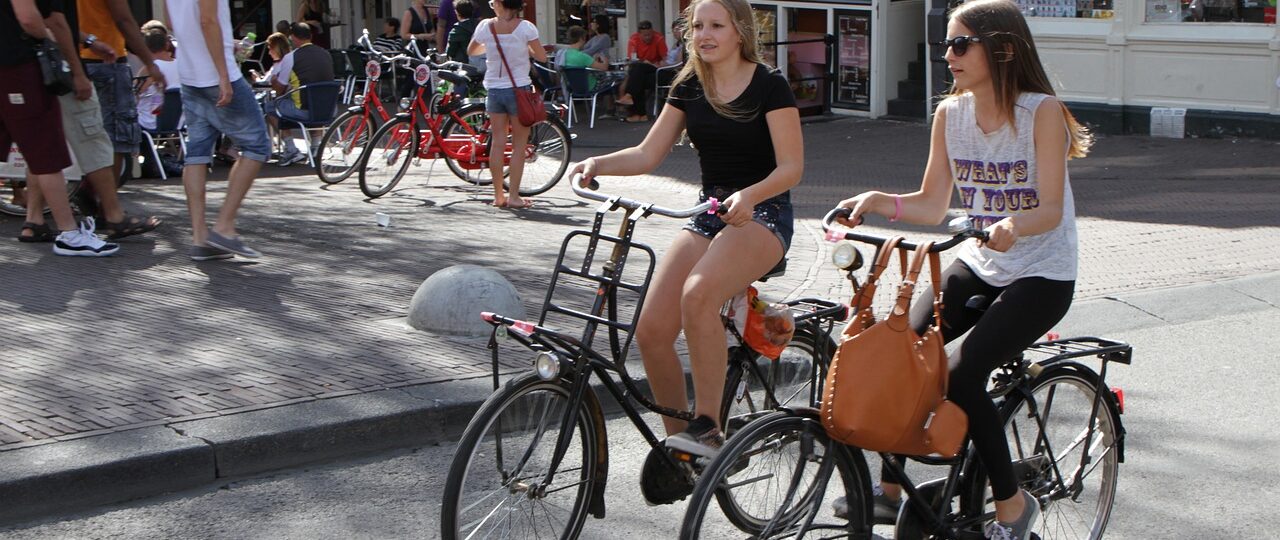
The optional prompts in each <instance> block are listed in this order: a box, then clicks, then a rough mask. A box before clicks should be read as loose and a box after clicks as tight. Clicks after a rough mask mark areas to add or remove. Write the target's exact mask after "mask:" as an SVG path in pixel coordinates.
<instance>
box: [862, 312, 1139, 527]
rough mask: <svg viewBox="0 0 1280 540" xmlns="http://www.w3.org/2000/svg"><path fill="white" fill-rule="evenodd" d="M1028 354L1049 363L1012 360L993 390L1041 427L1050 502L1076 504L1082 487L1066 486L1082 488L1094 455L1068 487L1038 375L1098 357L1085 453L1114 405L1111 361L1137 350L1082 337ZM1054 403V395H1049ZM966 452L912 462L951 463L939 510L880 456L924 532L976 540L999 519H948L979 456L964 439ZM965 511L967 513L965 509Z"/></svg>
mask: <svg viewBox="0 0 1280 540" xmlns="http://www.w3.org/2000/svg"><path fill="white" fill-rule="evenodd" d="M1026 351H1027V352H1032V353H1037V354H1041V355H1045V356H1047V358H1044V359H1042V360H1040V361H1037V362H1030V361H1028V360H1027V359H1026V358H1025V353H1024V355H1023V356H1020V357H1018V358H1017V359H1015V360H1014V361H1012V362H1010V363H1008V364H1006V365H1005V366H1002V369H1003V370H1004V371H1005V372H1004V373H1001V374H1000V375H997V376H996V382H997V384H996V387H995V388H994V389H993V390H992V394H993V397H995V396H997V395H1006V396H1007V395H1008V393H1016V394H1017V395H1018V396H1019V397H1021V398H1022V399H1024V400H1025V403H1026V404H1027V407H1028V410H1029V412H1030V414H1031V416H1032V417H1033V418H1035V420H1036V424H1037V427H1038V428H1039V429H1038V433H1039V434H1040V436H1039V437H1037V440H1036V443H1035V444H1036V446H1035V448H1034V451H1033V452H1032V455H1040V454H1044V455H1048V456H1050V458H1049V463H1050V465H1051V466H1052V468H1053V477H1054V487H1053V490H1052V491H1051V492H1050V493H1049V494H1048V495H1049V497H1050V498H1051V499H1055V500H1056V499H1060V498H1063V497H1068V496H1069V497H1072V498H1073V499H1076V498H1078V497H1079V495H1080V490H1079V489H1078V488H1077V489H1075V490H1074V493H1071V492H1066V491H1064V488H1065V487H1066V486H1068V485H1070V486H1079V485H1080V480H1081V478H1082V477H1083V474H1084V471H1085V469H1086V467H1087V466H1088V465H1089V464H1090V453H1089V452H1088V451H1085V452H1082V453H1081V457H1080V461H1081V463H1080V464H1079V466H1077V467H1076V468H1075V470H1074V472H1073V473H1072V474H1071V483H1070V484H1068V483H1067V482H1066V481H1065V480H1064V475H1063V474H1062V471H1061V469H1060V467H1059V463H1058V461H1057V459H1056V458H1054V457H1053V456H1056V455H1057V454H1055V453H1054V449H1053V448H1052V447H1051V445H1050V443H1049V440H1048V437H1047V436H1046V435H1045V433H1044V418H1045V417H1047V416H1048V409H1047V408H1046V409H1045V410H1044V412H1043V414H1042V412H1041V410H1040V409H1039V404H1038V403H1037V401H1036V399H1035V396H1034V394H1033V390H1034V389H1033V388H1032V387H1031V383H1032V382H1034V380H1035V376H1036V375H1038V374H1039V373H1040V372H1041V371H1043V370H1044V369H1046V368H1049V367H1051V366H1054V365H1057V364H1061V363H1063V362H1065V361H1067V360H1070V359H1074V358H1082V357H1088V356H1096V357H1097V358H1098V359H1100V360H1101V369H1100V370H1099V372H1098V381H1099V384H1098V388H1097V391H1095V392H1094V397H1093V402H1092V404H1091V409H1090V416H1089V426H1088V428H1087V429H1086V430H1085V434H1084V441H1083V445H1084V447H1085V448H1086V449H1087V448H1089V447H1090V445H1091V444H1092V440H1093V438H1094V436H1095V434H1094V431H1095V429H1096V427H1097V424H1096V420H1097V417H1098V408H1099V407H1111V406H1112V405H1111V404H1109V403H1107V402H1105V401H1104V400H1105V398H1104V397H1103V395H1104V391H1106V392H1110V390H1109V387H1108V386H1107V385H1106V373H1107V366H1108V364H1109V363H1110V362H1119V363H1122V364H1126V365H1128V364H1130V363H1131V361H1132V355H1133V348H1132V347H1131V346H1129V345H1128V344H1125V343H1121V342H1116V341H1110V340H1106V339H1100V338H1094V337H1080V338H1071V339H1061V340H1051V341H1044V342H1040V343H1035V344H1032V345H1031V346H1030V347H1027V349H1026ZM1006 399H1008V398H1007V397H1006ZM1050 399H1052V394H1051V395H1050ZM1114 418H1115V423H1116V452H1117V457H1118V461H1119V462H1120V463H1123V462H1124V434H1125V432H1124V426H1123V424H1122V423H1121V420H1120V415H1118V414H1117V415H1114ZM963 448H964V452H962V453H961V456H960V457H958V458H952V459H942V458H928V457H924V458H913V459H915V460H917V461H921V462H924V463H928V464H932V465H938V464H946V463H951V468H950V470H949V471H948V473H947V476H946V480H945V482H944V484H943V488H942V490H943V491H942V496H941V497H939V498H938V499H937V500H938V501H942V504H939V505H938V507H936V508H935V507H931V506H930V505H929V503H928V502H927V501H926V497H924V496H923V495H921V494H920V488H919V487H917V486H916V485H915V483H914V482H912V481H911V478H910V477H908V476H907V474H906V471H905V468H904V466H903V465H902V463H900V462H899V460H898V459H897V457H896V456H894V455H893V454H888V453H884V452H879V455H880V458H881V459H882V460H884V462H885V463H886V464H887V465H888V467H889V469H890V470H891V471H892V472H893V474H894V475H895V476H896V477H897V479H898V480H899V484H900V485H901V486H902V488H903V490H905V491H906V494H907V500H906V502H905V504H907V505H908V506H909V507H910V508H911V510H910V511H911V512H913V513H914V515H915V517H917V518H920V519H923V520H924V530H925V531H928V532H930V533H931V534H942V535H944V537H946V538H959V539H964V540H968V539H970V538H972V539H975V540H976V539H981V538H983V536H982V533H981V532H979V531H971V530H969V528H970V527H971V526H973V525H975V524H981V523H984V522H986V521H989V520H991V519H993V518H994V517H995V514H994V512H985V513H982V514H979V515H964V514H963V513H962V512H951V514H953V515H954V517H952V516H949V515H948V505H947V504H946V503H949V502H950V501H951V500H952V499H953V498H955V496H956V495H958V494H959V490H960V489H961V487H962V486H963V485H964V481H965V478H966V477H968V476H969V475H971V474H972V471H973V467H974V466H975V464H976V463H977V462H978V461H977V451H976V449H975V448H974V446H973V444H972V441H971V440H969V439H968V438H966V439H965V442H964V446H963ZM1018 465H1019V464H1015V475H1014V476H1015V477H1022V476H1023V475H1021V474H1018V472H1017V466H1018ZM928 484H929V482H926V483H925V484H922V485H921V487H923V486H925V485H928ZM961 510H962V511H963V510H964V509H961Z"/></svg>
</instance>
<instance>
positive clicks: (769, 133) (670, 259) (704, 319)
mask: <svg viewBox="0 0 1280 540" xmlns="http://www.w3.org/2000/svg"><path fill="white" fill-rule="evenodd" d="M685 20H688V21H690V22H691V25H692V26H691V28H692V32H691V33H690V38H691V39H692V40H693V42H694V43H695V44H697V46H696V47H693V48H692V49H691V50H692V54H690V57H689V61H688V62H686V63H685V66H684V67H683V68H681V70H680V72H679V73H678V74H677V75H676V78H675V80H674V81H673V82H672V85H673V86H672V89H671V96H670V98H668V100H667V102H666V105H665V106H664V107H663V108H662V112H661V113H660V114H659V115H658V119H657V121H656V122H655V123H654V124H653V127H652V128H650V129H649V134H648V135H647V136H645V139H644V141H643V142H641V143H640V145H639V146H635V147H632V148H626V149H623V150H620V151H618V152H614V153H612V154H608V155H604V156H600V157H593V158H588V159H586V160H585V161H583V162H582V163H579V164H577V165H576V166H575V167H574V169H573V172H572V173H571V174H576V173H582V182H583V185H586V183H587V182H589V181H590V180H591V179H592V178H593V177H595V176H596V175H601V176H631V175H640V174H645V173H648V172H650V171H652V170H654V169H656V168H657V167H658V166H659V165H660V164H661V163H662V160H663V158H665V157H666V156H667V155H668V154H669V153H670V152H671V147H672V146H673V145H674V144H675V143H676V140H677V139H679V138H680V134H681V132H686V131H687V132H688V136H689V139H690V140H691V141H692V142H693V145H694V147H695V148H697V149H698V159H699V162H700V163H701V168H702V193H701V195H700V197H699V199H700V201H706V200H707V199H708V198H709V197H715V198H717V199H719V200H721V201H723V203H722V204H724V205H725V207H726V208H727V211H726V212H725V213H724V214H723V215H713V214H703V215H700V216H696V217H694V218H693V219H691V220H689V223H688V224H686V225H685V226H684V230H682V231H680V233H679V234H678V235H677V236H676V238H675V240H673V241H672V243H671V247H669V248H668V249H667V253H666V256H664V257H663V258H662V260H661V261H659V263H658V268H657V271H656V272H655V273H654V276H653V280H652V282H651V283H650V286H649V291H648V293H646V295H645V299H644V308H643V310H642V311H641V313H640V320H639V322H638V323H637V327H636V334H635V337H636V344H637V345H639V347H640V356H641V358H642V359H643V360H644V366H645V372H646V373H648V375H649V381H650V387H651V388H652V389H653V392H654V398H655V400H656V401H657V403H658V404H659V405H663V406H666V407H671V408H674V409H679V410H684V409H686V408H687V407H688V404H689V402H688V398H687V395H686V393H685V383H684V370H683V369H682V368H681V366H680V359H679V357H678V356H677V355H676V348H675V342H676V337H677V336H679V335H680V332H681V330H683V331H684V335H685V339H686V340H687V341H688V344H689V364H690V366H691V367H692V369H693V388H694V415H695V419H694V420H693V421H692V422H690V423H688V424H687V425H686V424H685V422H682V421H679V420H677V419H675V418H663V424H664V426H665V427H666V430H667V433H668V434H669V435H670V437H668V438H667V440H666V443H665V446H666V447H667V448H672V449H678V450H682V451H685V452H688V453H690V454H694V455H699V456H706V457H714V456H715V454H716V453H718V452H719V448H720V445H721V444H722V443H723V440H724V439H723V437H722V436H721V431H720V426H719V425H718V420H717V418H719V416H720V410H719V408H720V402H721V399H720V398H721V394H722V393H723V391H724V378H725V369H727V368H726V366H727V365H728V357H727V356H726V354H727V353H726V350H727V349H726V344H725V334H724V323H723V322H722V321H721V318H720V308H721V307H722V306H723V305H724V303H725V301H727V300H728V299H730V298H732V297H733V296H734V295H735V294H738V293H740V292H742V291H743V290H745V289H746V288H747V286H749V285H750V284H751V283H752V282H753V281H755V280H756V279H758V278H760V276H763V275H764V274H765V273H767V272H768V271H769V269H771V268H773V267H774V266H775V265H776V264H777V263H778V261H780V260H781V259H782V256H783V255H784V254H785V253H786V252H787V248H788V247H789V246H790V244H791V236H792V232H793V231H794V224H793V221H794V219H793V211H792V207H791V195H790V193H791V192H790V189H791V188H792V187H794V186H795V185H796V184H797V183H799V182H800V177H801V175H802V174H803V172H804V147H803V143H802V133H801V131H800V112H799V110H798V109H797V108H796V101H795V97H794V96H792V95H791V87H790V86H789V85H788V84H787V80H786V79H785V78H783V77H782V75H781V73H779V72H778V71H777V70H776V69H773V68H772V67H770V66H767V65H765V64H764V63H762V62H761V60H760V54H759V50H758V46H757V37H756V35H757V34H756V29H755V24H754V19H753V18H752V16H751V6H750V5H749V4H748V3H747V1H746V0H694V1H693V3H691V4H690V5H689V7H688V8H687V9H686V10H685ZM661 39H662V38H661V36H659V37H657V38H656V40H657V41H661ZM663 451H664V450H663V448H662V447H661V446H660V447H657V448H655V449H654V452H651V453H650V455H649V457H648V458H647V459H646V460H645V466H644V470H643V471H642V472H641V481H640V485H641V491H642V493H643V494H644V496H645V498H646V500H647V501H648V502H649V503H651V504H667V503H671V502H674V501H676V500H679V499H681V498H683V497H685V496H687V495H688V494H689V493H690V492H692V491H693V486H692V485H689V484H687V483H685V482H681V481H679V480H678V478H675V476H678V475H672V474H661V472H657V473H656V474H655V471H657V469H656V467H661V463H663V462H664V461H663V459H662V457H661V454H660V452H663Z"/></svg>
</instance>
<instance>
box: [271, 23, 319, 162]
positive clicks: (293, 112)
mask: <svg viewBox="0 0 1280 540" xmlns="http://www.w3.org/2000/svg"><path fill="white" fill-rule="evenodd" d="M289 40H290V41H291V42H292V43H293V47H294V49H293V52H292V53H289V57H290V58H291V59H292V70H291V71H290V72H289V78H288V81H289V84H288V86H287V87H286V86H284V85H282V84H280V78H279V77H276V78H273V79H271V87H272V88H273V89H274V90H275V91H276V95H281V96H282V95H284V94H285V93H288V92H291V91H293V90H294V89H296V88H299V87H302V86H306V85H308V84H311V83H316V82H324V81H332V80H333V59H332V58H331V57H330V56H329V51H327V50H325V49H322V48H320V47H318V46H316V45H313V44H312V43H311V27H310V26H309V25H307V24H305V23H294V24H293V28H292V35H290V36H289ZM280 117H284V118H306V117H307V113H306V112H305V110H304V108H303V103H302V93H301V92H293V94H291V95H289V96H287V97H279V98H276V99H275V100H274V101H272V102H271V105H270V106H269V107H268V110H267V123H268V124H270V125H271V126H272V127H273V128H277V129H278V128H279V127H280V120H279V118H280ZM282 139H283V141H284V154H283V155H282V156H281V157H280V162H279V164H280V165H281V166H288V165H292V164H294V163H298V162H301V161H306V159H307V158H306V156H305V155H303V154H302V153H301V152H300V151H298V148H297V146H294V143H293V139H292V138H291V137H289V136H288V131H284V132H283V133H282Z"/></svg>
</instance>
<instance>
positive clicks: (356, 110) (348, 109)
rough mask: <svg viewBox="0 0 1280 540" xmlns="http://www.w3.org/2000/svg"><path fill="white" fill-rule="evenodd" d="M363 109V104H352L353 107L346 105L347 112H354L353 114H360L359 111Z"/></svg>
mask: <svg viewBox="0 0 1280 540" xmlns="http://www.w3.org/2000/svg"><path fill="white" fill-rule="evenodd" d="M363 110H364V106H363V105H356V106H354V107H347V112H349V113H354V114H360V111H363Z"/></svg>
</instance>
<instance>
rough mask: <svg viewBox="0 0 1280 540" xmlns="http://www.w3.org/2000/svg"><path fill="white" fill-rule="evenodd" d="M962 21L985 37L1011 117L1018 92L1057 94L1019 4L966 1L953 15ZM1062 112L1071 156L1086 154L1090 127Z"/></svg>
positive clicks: (999, 96)
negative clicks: (1068, 135)
mask: <svg viewBox="0 0 1280 540" xmlns="http://www.w3.org/2000/svg"><path fill="white" fill-rule="evenodd" d="M949 18H950V19H952V20H958V21H960V24H963V25H965V26H967V27H969V29H970V30H972V31H973V33H974V34H977V35H978V37H980V38H981V39H982V41H981V44H982V47H981V49H982V50H983V51H984V53H985V55H986V58H987V65H988V66H991V69H990V71H991V86H992V88H994V89H995V94H996V106H997V107H998V108H999V109H1000V110H1001V111H1003V112H1004V113H1005V114H1006V115H1007V118H1009V119H1011V120H1012V118H1013V114H1014V111H1013V109H1014V106H1015V105H1016V104H1017V102H1018V94H1020V93H1022V92H1037V93H1041V94H1048V95H1051V96H1056V95H1057V94H1055V93H1054V91H1053V84H1052V83H1050V82H1049V76H1048V75H1047V74H1046V73H1045V71H1044V65H1043V64H1041V63H1040V55H1039V54H1038V53H1037V52H1036V44H1035V42H1034V41H1032V39H1031V29H1030V28H1028V27H1027V20H1026V19H1025V18H1023V17H1022V11H1021V10H1019V9H1018V6H1017V4H1014V3H1013V2H1011V1H1009V0H975V1H972V2H967V3H965V4H962V5H961V6H960V7H958V8H956V9H955V11H952V12H951V14H950V15H949ZM962 93H964V91H963V90H960V89H958V88H955V87H954V85H953V86H952V88H951V91H950V93H949V94H950V95H953V96H955V95H960V94H962ZM1062 115H1063V116H1064V117H1065V118H1066V121H1067V131H1068V132H1069V133H1070V138H1071V141H1070V142H1071V147H1070V148H1068V149H1067V157H1072V158H1078V157H1084V156H1085V155H1087V154H1088V153H1089V147H1090V146H1092V145H1093V135H1092V134H1090V133H1089V129H1088V128H1086V127H1085V126H1084V125H1082V124H1081V123H1080V122H1079V121H1077V120H1076V117H1075V116H1073V115H1072V114H1071V110H1069V109H1067V105H1066V104H1065V103H1064V104H1062Z"/></svg>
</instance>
